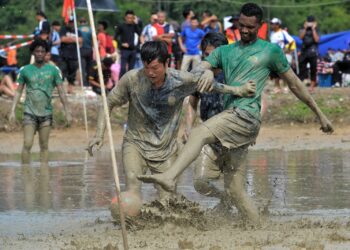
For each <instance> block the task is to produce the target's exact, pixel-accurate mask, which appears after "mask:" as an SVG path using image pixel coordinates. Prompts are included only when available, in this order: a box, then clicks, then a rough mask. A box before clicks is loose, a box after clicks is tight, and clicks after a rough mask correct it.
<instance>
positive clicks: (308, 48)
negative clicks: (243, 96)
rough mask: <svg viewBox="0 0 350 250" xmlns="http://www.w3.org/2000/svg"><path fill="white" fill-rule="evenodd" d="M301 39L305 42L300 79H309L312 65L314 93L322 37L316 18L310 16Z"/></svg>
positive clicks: (311, 73) (312, 89)
mask: <svg viewBox="0 0 350 250" xmlns="http://www.w3.org/2000/svg"><path fill="white" fill-rule="evenodd" d="M299 37H300V39H301V40H302V41H303V44H302V47H301V51H300V58H299V67H300V79H301V80H302V81H304V80H305V79H306V78H308V70H307V64H308V63H309V64H310V80H311V85H310V89H309V90H310V91H311V92H313V91H314V90H315V87H316V73H317V57H318V42H319V40H320V36H319V34H318V31H317V22H316V19H315V17H314V16H308V17H307V19H306V21H305V22H304V28H303V29H301V30H300V34H299Z"/></svg>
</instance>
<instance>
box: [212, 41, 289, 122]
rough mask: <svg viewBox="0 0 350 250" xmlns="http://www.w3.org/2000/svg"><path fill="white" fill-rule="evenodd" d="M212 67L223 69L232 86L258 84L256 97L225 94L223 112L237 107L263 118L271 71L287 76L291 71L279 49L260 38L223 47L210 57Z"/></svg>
mask: <svg viewBox="0 0 350 250" xmlns="http://www.w3.org/2000/svg"><path fill="white" fill-rule="evenodd" d="M206 61H208V62H209V63H210V64H211V65H212V67H213V68H220V69H222V70H223V72H224V75H225V82H226V83H227V84H228V85H231V86H241V85H243V84H245V83H247V82H248V81H249V80H252V81H254V82H255V83H256V94H255V96H254V97H237V96H233V95H229V94H226V95H225V96H224V109H228V108H232V107H237V108H240V109H243V110H246V111H248V112H249V113H251V114H252V115H253V116H254V117H255V118H257V119H260V107H261V93H262V91H263V89H264V87H265V84H266V80H267V78H268V77H269V75H270V73H271V72H275V73H277V74H280V73H284V72H286V71H287V70H288V69H289V67H290V66H289V64H288V61H287V59H286V57H285V55H284V53H283V51H282V50H281V48H280V47H279V46H277V45H276V44H271V43H269V42H266V41H263V40H261V39H257V40H256V41H255V42H253V43H251V44H248V45H242V44H241V43H240V42H237V43H234V44H230V45H225V46H221V47H219V48H217V49H215V50H214V51H213V52H212V53H211V54H210V55H209V56H208V57H207V58H206Z"/></svg>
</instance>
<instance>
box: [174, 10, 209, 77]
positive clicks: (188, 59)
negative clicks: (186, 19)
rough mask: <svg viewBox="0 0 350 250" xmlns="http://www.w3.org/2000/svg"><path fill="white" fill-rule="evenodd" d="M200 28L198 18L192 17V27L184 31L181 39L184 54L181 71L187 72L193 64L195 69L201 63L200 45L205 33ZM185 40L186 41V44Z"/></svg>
mask: <svg viewBox="0 0 350 250" xmlns="http://www.w3.org/2000/svg"><path fill="white" fill-rule="evenodd" d="M198 26H199V22H198V18H197V17H196V16H194V17H192V18H191V27H190V28H186V29H185V30H183V31H182V32H181V36H180V37H179V43H180V48H181V50H182V51H183V52H184V56H183V59H182V64H181V70H183V71H187V70H188V68H189V66H190V64H191V63H192V68H195V67H196V65H198V64H199V63H200V61H201V55H200V50H199V45H200V42H201V40H202V38H203V37H204V35H205V33H204V31H203V30H201V29H200V28H198ZM183 40H185V44H184V43H183Z"/></svg>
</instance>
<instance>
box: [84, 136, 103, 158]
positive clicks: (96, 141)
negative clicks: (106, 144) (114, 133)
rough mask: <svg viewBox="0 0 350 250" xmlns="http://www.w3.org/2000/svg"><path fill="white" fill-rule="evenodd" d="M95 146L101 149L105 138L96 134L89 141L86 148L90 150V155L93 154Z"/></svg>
mask: <svg viewBox="0 0 350 250" xmlns="http://www.w3.org/2000/svg"><path fill="white" fill-rule="evenodd" d="M95 146H96V149H97V150H100V149H101V147H102V146H103V138H101V137H96V136H95V137H94V138H93V139H92V140H90V141H89V145H88V146H87V148H86V150H87V151H88V152H89V155H90V156H93V153H92V150H93V148H94V147H95Z"/></svg>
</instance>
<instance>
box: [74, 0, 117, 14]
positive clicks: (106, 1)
mask: <svg viewBox="0 0 350 250" xmlns="http://www.w3.org/2000/svg"><path fill="white" fill-rule="evenodd" d="M91 5H92V10H94V11H110V12H119V9H118V8H117V5H116V3H115V1H114V0H92V1H91ZM75 7H76V8H77V9H87V5H86V0H76V3H75Z"/></svg>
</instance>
